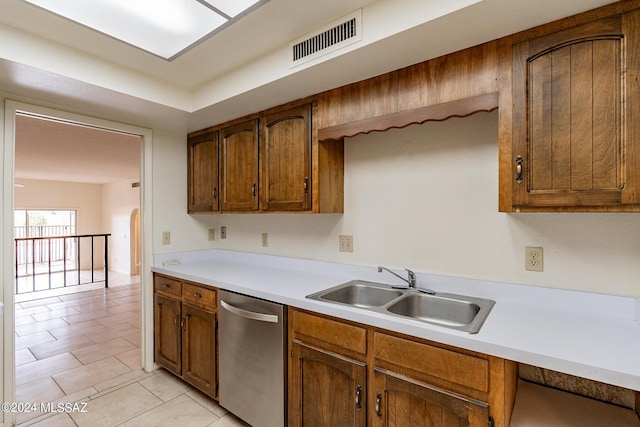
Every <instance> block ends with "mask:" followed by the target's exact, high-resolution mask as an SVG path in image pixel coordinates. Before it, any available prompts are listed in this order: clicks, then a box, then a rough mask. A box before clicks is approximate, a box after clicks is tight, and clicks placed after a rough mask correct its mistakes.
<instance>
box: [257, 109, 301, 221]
mask: <svg viewBox="0 0 640 427" xmlns="http://www.w3.org/2000/svg"><path fill="white" fill-rule="evenodd" d="M311 138H312V134H311V104H304V105H300V106H297V107H294V108H291V109H288V110H284V111H278V112H273V113H269V114H265V115H264V116H263V118H262V120H261V132H260V165H261V167H260V172H261V173H260V205H261V209H263V210H275V211H301V210H307V209H310V208H311V178H312V174H311Z"/></svg>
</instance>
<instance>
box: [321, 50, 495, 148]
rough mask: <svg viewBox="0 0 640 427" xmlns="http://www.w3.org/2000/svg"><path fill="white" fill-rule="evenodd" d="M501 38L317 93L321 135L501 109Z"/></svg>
mask: <svg viewBox="0 0 640 427" xmlns="http://www.w3.org/2000/svg"><path fill="white" fill-rule="evenodd" d="M504 43H505V42H504V41H502V40H496V41H493V42H489V43H485V44H483V45H479V46H475V47H472V48H469V49H465V50H462V51H459V52H455V53H452V54H450V55H446V56H442V57H439V58H435V59H432V60H429V61H426V62H422V63H419V64H415V65H412V66H409V67H406V68H402V69H400V70H396V71H392V72H390V73H387V74H384V75H381V76H378V77H374V78H371V79H368V80H363V81H360V82H357V83H353V84H350V85H346V86H342V87H339V88H336V89H332V90H329V91H326V92H323V93H321V94H320V95H319V96H318V112H319V117H318V139H319V140H321V141H322V140H325V139H340V138H343V137H350V136H355V135H358V134H361V133H369V132H371V131H385V130H388V129H391V128H402V127H405V126H408V125H411V124H418V123H424V122H427V121H440V120H446V119H448V118H450V117H466V116H468V115H471V114H473V113H476V112H480V111H492V110H495V109H497V108H498V70H499V59H500V49H501V48H502V47H503V45H504Z"/></svg>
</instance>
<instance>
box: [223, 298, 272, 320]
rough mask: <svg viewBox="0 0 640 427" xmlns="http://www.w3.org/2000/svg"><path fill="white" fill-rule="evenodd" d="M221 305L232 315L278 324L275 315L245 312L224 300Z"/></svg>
mask: <svg viewBox="0 0 640 427" xmlns="http://www.w3.org/2000/svg"><path fill="white" fill-rule="evenodd" d="M220 305H221V306H222V308H224V309H226V310H227V311H230V312H231V313H233V314H237V315H238V316H241V317H246V318H247V319H251V320H258V321H260V322H269V323H278V316H276V315H275V314H265V313H256V312H254V311H248V310H243V309H241V308H238V307H236V306H233V305H231V304H229V303H228V302H226V301H224V300H220Z"/></svg>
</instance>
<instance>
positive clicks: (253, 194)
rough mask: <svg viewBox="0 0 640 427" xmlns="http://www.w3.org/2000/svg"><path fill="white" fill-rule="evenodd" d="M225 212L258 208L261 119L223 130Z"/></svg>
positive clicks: (222, 152) (221, 136)
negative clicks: (259, 128) (259, 121)
mask: <svg viewBox="0 0 640 427" xmlns="http://www.w3.org/2000/svg"><path fill="white" fill-rule="evenodd" d="M220 154H221V156H220V180H221V181H222V182H221V195H220V198H221V199H220V204H221V209H222V210H223V211H256V210H258V185H259V182H258V120H257V119H252V120H248V121H246V122H243V123H239V124H237V125H233V126H229V127H226V128H224V129H222V130H220Z"/></svg>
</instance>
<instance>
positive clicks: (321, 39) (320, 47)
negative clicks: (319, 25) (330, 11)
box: [289, 9, 362, 66]
mask: <svg viewBox="0 0 640 427" xmlns="http://www.w3.org/2000/svg"><path fill="white" fill-rule="evenodd" d="M361 12H362V11H361V9H359V10H357V11H356V12H354V13H352V14H350V15H349V16H347V17H344V18H342V19H339V20H337V21H334V22H333V23H331V24H329V25H327V26H326V27H324V28H323V29H321V30H319V31H316V32H314V33H311V34H308V35H306V36H304V37H302V38H300V39H298V40H296V41H293V42H291V43H290V44H289V46H290V47H291V53H292V65H293V66H295V65H298V64H300V63H302V62H307V61H310V60H312V59H315V58H317V57H319V56H321V55H326V54H327V53H329V52H334V51H336V50H338V49H341V48H342V47H344V46H347V45H350V44H352V43H355V42H357V41H360V40H362V35H361V32H362V27H361V16H362V13H361Z"/></svg>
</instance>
